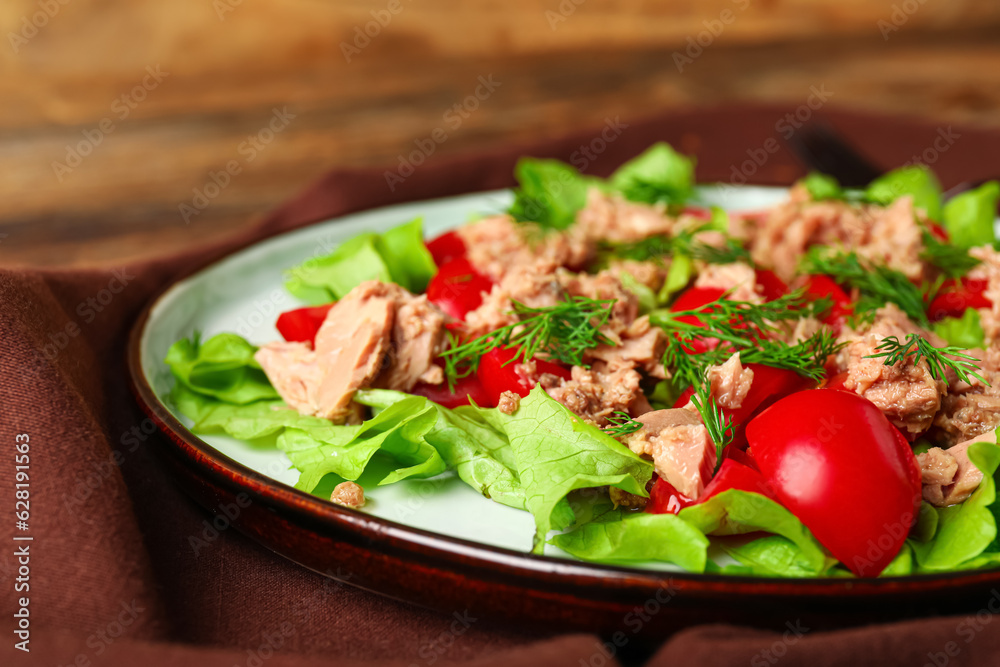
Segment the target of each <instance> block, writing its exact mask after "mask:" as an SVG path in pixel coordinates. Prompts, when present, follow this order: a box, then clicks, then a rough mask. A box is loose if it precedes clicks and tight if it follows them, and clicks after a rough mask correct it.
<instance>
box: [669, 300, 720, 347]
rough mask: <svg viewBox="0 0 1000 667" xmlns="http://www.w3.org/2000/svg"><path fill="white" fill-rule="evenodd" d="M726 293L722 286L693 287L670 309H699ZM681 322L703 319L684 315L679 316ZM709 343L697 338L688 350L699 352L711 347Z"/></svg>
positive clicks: (679, 310) (692, 322) (694, 322)
mask: <svg viewBox="0 0 1000 667" xmlns="http://www.w3.org/2000/svg"><path fill="white" fill-rule="evenodd" d="M725 293H726V290H724V289H722V288H721V287H692V288H691V289H689V290H687V291H686V292H684V293H682V294H681V295H680V296H678V297H677V300H676V301H674V303H673V304H672V305H671V306H670V310H671V311H673V312H675V313H678V312H681V311H684V310H697V309H698V308H701V307H702V306H704V305H706V304H709V303H712V302H713V301H717V300H718V299H720V298H721V297H722V295H723V294H725ZM677 320H678V321H679V322H687V323H688V324H699V323H700V322H701V320H699V319H698V316H697V315H682V316H681V317H678V318H677ZM709 347H710V346H709V343H707V342H706V341H704V340H701V339H699V340H696V341H694V342H693V343H692V344H691V345H690V346H689V349H688V348H685V349H687V351H688V352H691V353H694V354H697V353H699V352H704V351H705V350H707V349H709Z"/></svg>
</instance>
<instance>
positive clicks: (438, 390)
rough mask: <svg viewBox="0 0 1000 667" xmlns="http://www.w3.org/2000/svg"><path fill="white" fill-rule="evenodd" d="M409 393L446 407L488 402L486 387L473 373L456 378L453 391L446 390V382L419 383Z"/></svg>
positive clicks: (482, 405)
mask: <svg viewBox="0 0 1000 667" xmlns="http://www.w3.org/2000/svg"><path fill="white" fill-rule="evenodd" d="M410 393H411V394H416V395H417V396H423V397H425V398H429V399H430V400H432V401H434V402H435V403H437V404H438V405H443V406H444V407H446V408H457V407H458V406H460V405H469V404H470V403H475V404H476V405H478V406H480V407H486V406H488V405H489V404H490V397H489V394H487V393H486V388H485V387H483V383H482V382H480V381H479V378H478V377H476V376H475V375H470V376H468V377H464V378H462V379H460V380H456V381H455V389H454V390H453V391H449V390H448V383H447V382H442V383H441V384H424V383H420V384H418V385H417V386H415V387H414V388H413V389H412V391H410Z"/></svg>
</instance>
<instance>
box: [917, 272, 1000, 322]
mask: <svg viewBox="0 0 1000 667" xmlns="http://www.w3.org/2000/svg"><path fill="white" fill-rule="evenodd" d="M987 285H988V283H987V281H985V280H970V279H969V278H962V279H961V281H959V280H948V281H946V282H945V283H944V285H942V287H941V291H940V292H938V294H937V296H935V297H934V300H933V301H931V305H930V308H928V309H927V317H929V318H930V320H931V321H932V322H936V321H937V320H940V319H942V318H944V317H961V316H962V315H963V314H965V309H966V308H991V307H992V306H993V302H992V301H990V300H989V299H987V298H986V295H985V294H984V292H985V291H986V287H987Z"/></svg>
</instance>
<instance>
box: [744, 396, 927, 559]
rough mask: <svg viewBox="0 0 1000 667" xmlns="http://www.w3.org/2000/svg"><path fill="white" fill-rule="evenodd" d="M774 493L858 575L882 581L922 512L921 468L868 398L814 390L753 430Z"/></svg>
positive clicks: (779, 406)
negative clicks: (919, 510)
mask: <svg viewBox="0 0 1000 667" xmlns="http://www.w3.org/2000/svg"><path fill="white" fill-rule="evenodd" d="M746 434H747V440H748V441H749V442H750V451H751V453H752V455H753V458H754V460H755V461H756V462H757V465H758V467H759V468H760V471H761V474H762V475H763V477H764V479H765V480H766V481H767V482H768V483H769V484H771V486H772V487H773V488H774V494H775V496H776V497H777V499H778V500H779V501H780V502H781V504H782V505H784V506H785V507H787V508H788V509H789V511H791V512H792V513H793V514H794V515H795V516H797V517H798V518H799V519H800V520H801V521H802V523H804V524H805V525H806V526H807V527H808V528H809V530H811V531H812V533H813V535H815V536H816V539H818V540H819V541H820V542H821V543H822V544H823V545H824V546H825V547H826V548H827V549H829V550H830V553H832V554H833V555H834V557H835V558H837V559H838V560H839V561H840V562H842V563H843V564H844V565H846V566H847V567H848V568H849V569H850V570H851V571H852V572H854V573H855V574H856V575H858V576H867V577H874V576H877V575H878V574H879V573H880V572H882V570H884V569H885V567H886V566H887V565H888V564H889V563H890V562H891V561H892V559H893V558H894V557H895V556H896V554H897V553H899V549H900V548H901V547H902V546H903V542H904V541H905V540H906V536H907V534H908V533H909V532H910V526H911V525H912V523H913V520H914V519H915V518H916V515H917V514H916V513H917V511H918V509H919V507H920V489H921V487H920V470H919V468H918V466H917V461H916V458H915V457H914V456H913V451H912V450H911V449H910V447H909V446H908V445H907V444H906V441H905V439H904V438H902V437H901V435H900V433H899V431H898V430H896V427H894V426H893V425H892V424H890V423H889V420H888V419H886V418H885V415H883V414H882V412H881V410H879V409H878V408H877V407H875V405H874V404H872V403H871V402H870V401H868V400H866V399H864V398H862V397H860V396H858V395H856V394H853V393H848V392H846V391H829V390H826V389H816V390H811V391H801V392H798V393H796V394H792V395H791V396H786V397H785V398H783V399H781V400H780V401H778V402H777V403H775V404H774V405H772V406H771V407H770V408H768V409H767V410H765V411H764V412H762V413H760V414H759V415H758V416H757V417H755V418H754V419H753V420H752V421H751V422H750V424H749V425H748V426H747V432H746Z"/></svg>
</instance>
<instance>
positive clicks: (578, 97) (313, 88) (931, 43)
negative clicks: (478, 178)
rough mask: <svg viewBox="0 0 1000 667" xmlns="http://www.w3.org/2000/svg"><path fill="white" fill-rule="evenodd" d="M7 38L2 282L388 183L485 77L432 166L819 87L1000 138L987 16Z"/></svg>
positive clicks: (81, 20) (303, 23) (376, 21)
mask: <svg viewBox="0 0 1000 667" xmlns="http://www.w3.org/2000/svg"><path fill="white" fill-rule="evenodd" d="M366 30H367V32H368V35H365V34H364V33H365V31H366ZM713 33H717V34H713ZM0 35H3V44H0V262H2V263H4V264H8V265H10V264H24V263H31V264H49V265H64V266H68V265H80V264H93V263H101V262H111V261H119V260H121V259H124V258H134V257H139V256H145V255H149V254H154V253H158V252H165V251H169V250H172V249H176V248H179V247H182V246H184V245H185V244H191V243H197V242H201V241H204V240H206V239H208V238H209V237H214V236H218V235H221V234H225V233H229V232H231V231H232V230H234V229H237V228H239V227H240V226H242V225H246V224H247V223H248V221H250V220H252V219H254V217H255V216H258V215H260V214H262V213H263V212H265V211H267V210H268V209H269V208H270V207H272V206H274V205H275V204H277V203H279V202H280V201H281V200H282V199H284V198H286V197H288V196H290V195H291V194H293V193H294V192H295V191H296V190H298V189H299V188H301V187H303V186H304V185H306V184H308V183H309V182H310V181H311V180H312V179H314V178H315V177H317V176H318V175H319V174H321V173H322V172H323V171H324V170H326V169H328V168H330V167H333V166H351V165H389V164H394V163H395V162H396V160H397V156H398V155H399V154H400V153H401V152H402V151H404V150H407V151H408V150H410V149H411V147H412V141H413V140H414V139H415V138H419V137H425V136H427V135H428V134H429V133H430V131H431V130H432V129H433V128H435V127H438V126H439V125H440V124H441V120H442V115H443V114H444V113H445V112H446V111H447V110H448V109H449V108H450V107H451V106H452V105H454V104H455V103H456V102H459V101H461V100H462V99H463V98H465V97H466V96H467V95H469V94H471V93H472V92H473V91H474V90H475V88H476V85H477V78H478V77H480V76H488V75H491V74H492V75H493V76H494V77H495V79H496V80H498V81H500V82H502V87H501V88H500V89H498V91H497V92H496V94H495V95H493V96H491V98H490V99H489V100H488V102H485V103H483V104H482V105H481V106H480V108H479V109H478V110H476V111H475V112H474V113H471V114H469V115H468V118H466V119H463V123H462V125H461V127H460V128H458V129H456V130H455V131H454V132H452V133H451V134H450V135H449V139H448V141H447V142H446V143H445V144H443V145H442V146H441V147H440V148H439V150H438V152H437V153H436V155H441V154H448V153H454V152H459V151H465V150H472V149H475V148H479V147H484V146H490V145H496V144H499V143H505V142H508V141H511V140H525V139H531V138H538V137H544V136H547V135H551V134H560V133H564V132H566V131H567V130H568V129H570V128H579V127H587V126H598V125H600V124H601V123H602V120H603V119H604V118H605V117H606V116H608V115H609V114H610V115H615V114H622V115H623V116H625V117H628V116H632V117H637V116H642V115H648V114H649V113H651V112H654V111H656V110H659V109H663V108H669V107H676V106H690V105H700V104H705V105H709V104H719V103H725V102H728V101H734V100H750V101H768V102H774V101H779V102H780V101H787V102H791V103H794V104H800V103H801V102H802V101H803V100H804V98H805V96H806V95H807V94H808V90H809V86H811V85H818V84H821V83H825V84H826V85H827V86H828V87H829V88H830V89H831V90H834V91H836V99H835V103H836V104H837V105H838V106H841V107H843V106H851V107H856V108H861V109H866V110H872V111H878V112H886V113H901V114H907V115H917V116H926V117H933V118H936V119H940V120H943V121H948V122H959V121H961V122H971V123H976V124H989V125H1000V114H998V109H1000V3H996V2H992V1H991V0H952V1H951V2H943V1H941V0H878V1H869V0H676V1H674V2H670V1H668V0H507V1H506V2H501V1H499V0H485V1H483V2H466V3H461V2H453V1H452V2H448V1H446V0H372V1H371V2H360V1H358V0H345V1H334V0H173V1H172V2H163V1H161V2H152V1H151V0H4V2H3V3H2V4H0ZM694 40H701V41H702V43H703V44H707V46H704V47H703V49H702V52H701V53H700V54H699V53H698V50H697V48H696V47H692V46H691V43H692V41H694ZM345 45H347V46H346V47H345ZM689 48H690V49H691V50H690V51H687V54H688V55H692V54H693V55H695V56H696V57H695V58H693V62H690V63H682V65H684V66H683V68H682V71H679V68H678V67H677V65H676V62H675V58H676V56H675V54H676V53H685V51H686V50H687V49H689ZM283 108H287V110H288V112H290V113H292V114H294V115H295V118H294V119H292V120H291V121H289V122H287V124H285V125H284V126H282V122H280V121H274V125H273V126H272V127H273V128H276V129H278V131H277V132H276V133H275V134H274V135H273V136H270V135H269V133H268V132H267V131H264V128H266V127H267V126H268V125H269V123H271V122H272V118H273V117H274V110H275V109H279V110H280V109H283ZM251 136H257V137H258V139H257V144H256V145H254V144H253V142H251V143H250V144H247V143H245V142H247V139H248V137H251ZM269 137H270V138H269ZM265 139H269V140H268V141H266V142H265V141H264V140H265ZM84 153H86V154H84ZM251 155H252V156H253V158H252V160H251V159H250V156H251ZM230 161H236V163H237V164H238V165H239V167H240V170H241V171H240V173H239V174H238V175H237V176H236V177H234V178H232V180H231V182H230V183H229V185H228V186H227V187H225V188H223V189H222V190H221V192H220V193H219V194H218V196H217V197H216V198H214V199H213V200H212V201H211V202H210V204H209V205H208V206H207V207H206V208H205V209H204V210H203V211H201V212H200V213H199V215H198V216H197V221H198V224H197V226H187V225H185V224H184V220H183V219H182V214H181V212H180V211H179V207H180V205H181V204H182V203H185V202H191V201H192V199H193V197H194V195H193V190H194V189H195V188H200V187H202V186H204V184H205V183H206V182H207V181H208V180H209V175H210V173H212V172H217V171H219V170H220V169H224V168H225V165H226V164H227V162H230Z"/></svg>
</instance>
